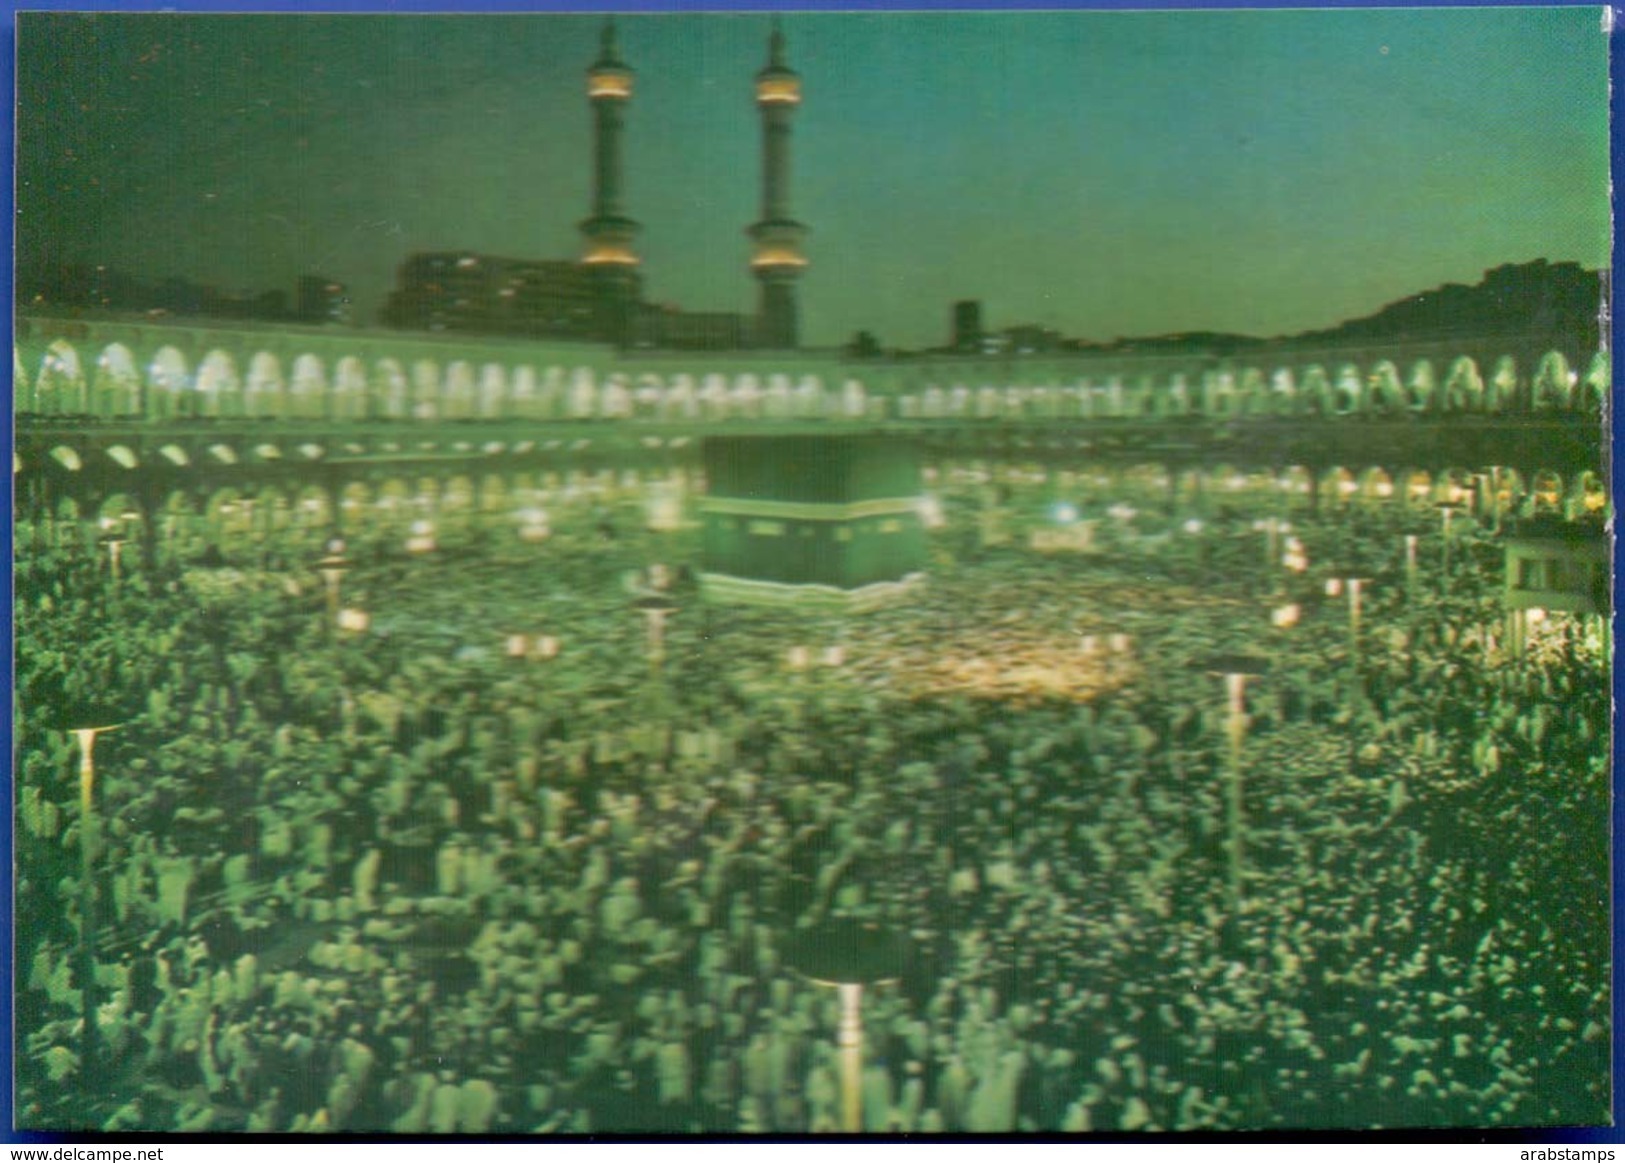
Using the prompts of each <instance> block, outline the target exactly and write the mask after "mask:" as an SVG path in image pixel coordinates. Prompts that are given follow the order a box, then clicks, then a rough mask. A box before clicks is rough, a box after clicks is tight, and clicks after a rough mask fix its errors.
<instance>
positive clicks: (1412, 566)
mask: <svg viewBox="0 0 1625 1163" xmlns="http://www.w3.org/2000/svg"><path fill="white" fill-rule="evenodd" d="M1405 598H1406V600H1407V602H1408V603H1409V604H1412V605H1414V603H1415V602H1416V534H1414V533H1407V534H1405Z"/></svg>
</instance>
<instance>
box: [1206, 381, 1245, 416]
mask: <svg viewBox="0 0 1625 1163" xmlns="http://www.w3.org/2000/svg"><path fill="white" fill-rule="evenodd" d="M1239 410H1240V401H1239V400H1238V399H1237V398H1236V376H1235V373H1234V372H1231V371H1228V370H1224V371H1210V372H1204V373H1203V375H1202V414H1203V415H1204V416H1213V417H1216V418H1221V419H1222V418H1227V417H1230V416H1234V415H1235V414H1236V413H1237V412H1238V411H1239Z"/></svg>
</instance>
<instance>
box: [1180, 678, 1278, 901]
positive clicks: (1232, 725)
mask: <svg viewBox="0 0 1625 1163" xmlns="http://www.w3.org/2000/svg"><path fill="white" fill-rule="evenodd" d="M1197 665H1198V667H1199V668H1200V669H1201V670H1204V671H1206V672H1207V673H1208V674H1210V675H1214V676H1216V677H1222V678H1223V679H1224V688H1225V695H1226V699H1227V712H1228V713H1227V715H1226V718H1225V736H1226V739H1227V741H1228V744H1229V749H1228V751H1227V762H1226V765H1225V811H1224V818H1225V874H1226V875H1225V899H1226V902H1227V906H1228V909H1229V912H1230V915H1231V916H1232V917H1234V916H1236V915H1238V914H1239V913H1240V911H1241V909H1242V906H1243V904H1244V903H1245V900H1246V894H1245V891H1244V881H1245V878H1246V859H1247V854H1246V835H1245V823H1244V821H1243V817H1242V769H1241V748H1242V743H1243V742H1244V741H1245V739H1246V737H1247V680H1248V679H1249V678H1256V677H1258V676H1259V675H1262V674H1264V673H1265V672H1266V671H1267V670H1268V669H1269V664H1268V663H1267V662H1266V661H1265V660H1264V659H1262V658H1258V657H1255V656H1253V655H1250V654H1227V655H1219V656H1216V657H1214V658H1209V659H1206V660H1204V661H1202V662H1201V663H1198V664H1197Z"/></svg>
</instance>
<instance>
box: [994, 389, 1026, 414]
mask: <svg viewBox="0 0 1625 1163" xmlns="http://www.w3.org/2000/svg"><path fill="white" fill-rule="evenodd" d="M1028 398H1029V392H1028V389H1027V388H1026V387H1024V386H1023V385H1021V384H1010V385H1007V386H1006V387H1005V389H1004V396H1003V399H1002V400H1001V401H1000V403H1001V405H1002V406H1003V409H1004V416H1005V419H1007V420H1025V419H1026V418H1027V400H1028Z"/></svg>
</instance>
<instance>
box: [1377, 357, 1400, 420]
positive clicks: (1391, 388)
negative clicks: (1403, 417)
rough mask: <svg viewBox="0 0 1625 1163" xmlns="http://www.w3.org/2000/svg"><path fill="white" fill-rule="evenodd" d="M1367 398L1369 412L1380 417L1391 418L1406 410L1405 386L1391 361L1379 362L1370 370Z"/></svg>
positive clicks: (1397, 369)
mask: <svg viewBox="0 0 1625 1163" xmlns="http://www.w3.org/2000/svg"><path fill="white" fill-rule="evenodd" d="M1367 398H1368V407H1369V408H1370V410H1371V411H1373V412H1377V413H1379V414H1381V415H1385V416H1392V415H1395V414H1397V413H1402V412H1404V411H1405V410H1406V406H1407V405H1406V399H1405V385H1404V383H1403V382H1402V381H1401V380H1400V378H1399V368H1398V367H1397V366H1395V364H1394V361H1393V360H1391V359H1384V360H1379V361H1378V362H1377V364H1376V365H1375V366H1374V367H1373V368H1372V369H1371V377H1370V386H1369V389H1368V397H1367Z"/></svg>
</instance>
